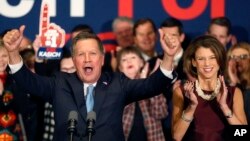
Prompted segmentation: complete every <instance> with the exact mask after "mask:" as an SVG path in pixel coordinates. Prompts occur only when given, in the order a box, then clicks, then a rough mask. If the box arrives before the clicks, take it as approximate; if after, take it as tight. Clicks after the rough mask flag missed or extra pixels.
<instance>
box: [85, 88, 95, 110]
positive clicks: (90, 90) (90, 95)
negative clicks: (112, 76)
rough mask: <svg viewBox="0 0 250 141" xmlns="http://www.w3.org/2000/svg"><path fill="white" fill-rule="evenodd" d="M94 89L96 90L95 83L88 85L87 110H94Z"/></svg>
mask: <svg viewBox="0 0 250 141" xmlns="http://www.w3.org/2000/svg"><path fill="white" fill-rule="evenodd" d="M93 90H94V86H93V85H89V86H88V87H87V100H86V104H87V105H86V106H87V112H90V111H93V108H94V97H93Z"/></svg>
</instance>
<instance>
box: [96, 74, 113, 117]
mask: <svg viewBox="0 0 250 141" xmlns="http://www.w3.org/2000/svg"><path fill="white" fill-rule="evenodd" d="M108 78H109V77H108V76H107V75H102V76H101V78H100V79H99V81H98V82H97V85H96V88H95V98H94V99H95V104H94V111H95V112H96V116H97V118H98V115H99V113H100V110H101V107H102V105H103V102H104V100H105V98H106V95H107V94H106V91H107V87H108V85H109V83H110V80H109V79H108Z"/></svg>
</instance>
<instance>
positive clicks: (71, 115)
mask: <svg viewBox="0 0 250 141" xmlns="http://www.w3.org/2000/svg"><path fill="white" fill-rule="evenodd" d="M68 120H75V121H77V120H78V113H77V112H76V111H70V112H69V117H68Z"/></svg>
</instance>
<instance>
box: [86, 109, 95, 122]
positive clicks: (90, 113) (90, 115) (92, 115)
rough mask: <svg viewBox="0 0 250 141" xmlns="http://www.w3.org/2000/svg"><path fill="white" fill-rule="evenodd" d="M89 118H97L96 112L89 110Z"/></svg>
mask: <svg viewBox="0 0 250 141" xmlns="http://www.w3.org/2000/svg"><path fill="white" fill-rule="evenodd" d="M87 120H96V113H95V112H94V111H90V112H88V114H87Z"/></svg>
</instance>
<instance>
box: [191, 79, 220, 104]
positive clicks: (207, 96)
mask: <svg viewBox="0 0 250 141" xmlns="http://www.w3.org/2000/svg"><path fill="white" fill-rule="evenodd" d="M220 87H221V83H220V80H219V79H217V82H216V87H215V89H214V91H213V93H212V94H204V92H203V91H202V90H201V87H200V85H199V82H198V80H196V81H195V90H196V92H197V94H198V96H200V97H201V98H203V99H205V100H208V101H210V100H213V99H214V98H215V97H216V96H217V95H218V94H219V92H220Z"/></svg>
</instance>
